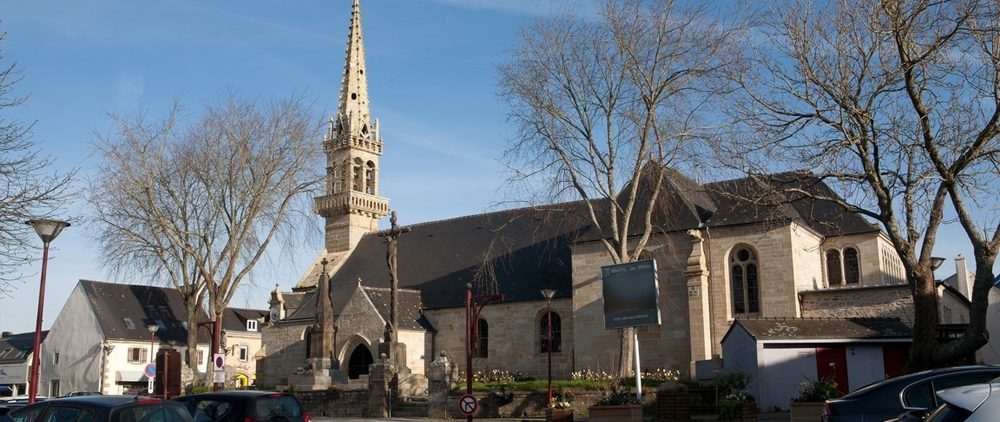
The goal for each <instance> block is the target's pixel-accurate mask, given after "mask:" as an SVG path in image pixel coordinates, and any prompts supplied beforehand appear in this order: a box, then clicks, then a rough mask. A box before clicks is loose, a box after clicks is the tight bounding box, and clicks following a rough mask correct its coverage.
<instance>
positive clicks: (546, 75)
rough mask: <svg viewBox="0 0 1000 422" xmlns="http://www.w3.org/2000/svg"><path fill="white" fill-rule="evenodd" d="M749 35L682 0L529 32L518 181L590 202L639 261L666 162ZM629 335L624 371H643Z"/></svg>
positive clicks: (620, 252)
mask: <svg viewBox="0 0 1000 422" xmlns="http://www.w3.org/2000/svg"><path fill="white" fill-rule="evenodd" d="M739 32H740V31H739V28H738V27H736V26H733V25H722V24H719V23H717V22H716V20H714V19H712V15H711V14H710V13H708V12H707V10H705V9H704V8H698V7H694V8H688V7H682V6H679V5H677V4H675V2H673V1H670V0H664V1H654V2H643V1H638V0H623V1H616V0H611V1H607V2H606V3H605V4H604V6H603V8H601V19H600V20H599V21H589V20H586V19H582V18H579V17H576V16H573V15H572V14H566V15H564V16H562V17H559V18H556V19H546V20H543V21H540V22H538V23H536V24H535V25H533V26H531V27H530V28H526V29H524V30H523V31H522V35H521V42H520V45H519V46H518V47H516V49H515V51H514V53H513V57H512V59H511V61H510V62H509V63H507V64H504V65H502V66H500V74H501V82H500V89H501V96H502V97H503V98H504V99H505V100H506V102H507V103H508V105H509V109H510V113H509V118H510V120H511V121H512V122H513V123H514V124H515V127H517V129H518V134H517V138H516V139H515V140H514V141H513V143H512V144H511V145H510V146H509V148H508V150H507V151H506V153H505V160H506V161H507V163H508V165H509V168H511V169H512V172H513V176H512V181H514V182H521V183H524V184H525V185H527V186H529V189H532V190H537V187H538V186H542V187H543V189H545V190H546V196H547V199H548V200H557V199H565V198H567V197H569V198H576V199H584V200H585V201H584V203H585V204H586V206H587V211H588V213H589V217H590V219H591V221H592V223H593V224H594V226H595V227H596V228H597V229H598V230H599V231H600V232H601V233H602V235H603V236H602V239H601V242H603V244H604V248H605V249H606V250H607V251H608V253H609V254H610V256H611V258H612V260H613V262H614V263H623V262H630V261H634V260H636V259H637V258H638V257H639V255H640V253H641V252H642V251H643V249H644V248H645V247H646V245H647V243H648V242H649V240H650V237H651V236H652V235H654V230H653V224H652V212H653V209H654V208H655V207H654V204H656V202H657V200H658V195H659V191H660V186H661V184H662V183H663V178H664V172H665V169H666V166H669V165H672V164H673V163H676V162H678V161H680V160H683V159H684V158H685V154H686V153H688V152H690V150H691V149H690V148H689V144H690V143H692V142H693V141H695V140H696V139H698V138H699V136H701V133H702V129H703V127H702V124H703V123H702V121H703V120H702V117H703V115H704V114H705V113H706V110H705V104H707V102H709V101H710V100H711V99H712V98H714V97H715V96H716V94H717V93H718V91H717V87H718V84H716V83H715V80H714V77H715V76H717V75H718V73H719V70H720V69H721V68H724V67H725V66H726V65H727V64H728V63H727V62H728V60H729V59H730V58H731V57H735V56H734V55H733V54H731V53H732V52H731V51H730V47H731V46H732V44H733V43H732V42H730V39H731V38H732V37H735V36H737V34H739ZM605 205H607V207H605ZM636 227H639V228H640V229H639V230H638V231H636ZM636 232H639V233H640V234H639V235H638V236H630V235H631V234H634V233H636ZM626 331H629V330H623V332H622V342H621V355H620V356H621V359H620V362H619V363H620V367H619V372H620V373H622V374H630V373H631V365H630V362H631V358H630V356H631V341H629V340H630V339H629V337H630V333H628V332H626Z"/></svg>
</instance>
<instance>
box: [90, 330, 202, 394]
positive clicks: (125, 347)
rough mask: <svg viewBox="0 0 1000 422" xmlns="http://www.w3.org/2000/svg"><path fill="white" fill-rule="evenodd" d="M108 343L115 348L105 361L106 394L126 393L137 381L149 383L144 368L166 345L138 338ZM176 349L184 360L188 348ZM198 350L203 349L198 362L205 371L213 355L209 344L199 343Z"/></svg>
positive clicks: (200, 368)
mask: <svg viewBox="0 0 1000 422" xmlns="http://www.w3.org/2000/svg"><path fill="white" fill-rule="evenodd" d="M108 344H109V345H110V346H113V348H112V350H111V352H110V353H108V356H107V361H106V362H105V365H106V368H107V370H106V373H107V375H108V382H107V385H106V386H105V389H104V391H102V392H103V393H104V394H125V393H126V391H127V390H128V388H129V387H130V386H131V385H134V384H135V383H148V382H149V379H148V378H146V376H145V375H144V374H143V370H144V369H145V368H146V365H147V364H149V363H150V362H153V361H155V360H156V353H158V352H159V350H160V349H161V348H165V347H166V346H165V345H162V344H158V343H154V344H152V345H150V342H149V341H138V340H109V341H108ZM150 348H152V350H153V354H152V355H150V352H149V351H150ZM175 349H177V351H179V352H180V353H181V359H182V360H183V359H184V352H185V351H186V350H187V348H186V347H175ZM136 350H137V351H138V352H136ZM198 350H199V351H201V361H200V362H199V363H198V367H199V370H200V371H201V372H202V373H204V371H205V370H207V369H208V364H209V362H210V360H211V355H209V353H208V350H209V345H207V344H199V345H198ZM150 356H152V359H151V358H150ZM136 357H138V359H136Z"/></svg>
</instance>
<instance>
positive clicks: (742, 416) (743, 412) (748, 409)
mask: <svg viewBox="0 0 1000 422" xmlns="http://www.w3.org/2000/svg"><path fill="white" fill-rule="evenodd" d="M820 412H822V408H821V409H820ZM736 420H738V421H741V422H757V403H754V402H744V403H743V405H741V406H740V407H739V408H737V409H736Z"/></svg>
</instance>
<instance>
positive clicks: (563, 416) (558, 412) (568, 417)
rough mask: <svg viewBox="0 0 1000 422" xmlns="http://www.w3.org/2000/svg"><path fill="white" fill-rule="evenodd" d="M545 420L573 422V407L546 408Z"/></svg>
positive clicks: (550, 421) (547, 421)
mask: <svg viewBox="0 0 1000 422" xmlns="http://www.w3.org/2000/svg"><path fill="white" fill-rule="evenodd" d="M545 422H573V409H552V408H548V409H545Z"/></svg>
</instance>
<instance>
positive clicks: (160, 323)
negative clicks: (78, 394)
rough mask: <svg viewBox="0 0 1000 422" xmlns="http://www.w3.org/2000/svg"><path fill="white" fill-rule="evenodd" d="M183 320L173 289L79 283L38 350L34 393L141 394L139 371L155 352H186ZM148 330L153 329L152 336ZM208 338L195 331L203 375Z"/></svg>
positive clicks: (145, 384) (142, 385)
mask: <svg viewBox="0 0 1000 422" xmlns="http://www.w3.org/2000/svg"><path fill="white" fill-rule="evenodd" d="M185 319H186V313H185V307H184V302H183V300H182V298H181V295H180V293H178V292H177V290H175V289H165V288H159V287H151V286H137V285H126V284H112V283H103V282H97V281H89V280H80V282H79V283H78V284H77V285H76V287H75V288H74V289H73V292H72V293H71V294H70V296H69V299H67V300H66V304H65V305H64V306H63V308H62V311H60V312H59V316H58V317H57V318H56V320H55V322H54V323H53V324H52V328H51V329H50V330H49V336H48V338H47V341H46V343H45V347H43V348H42V355H41V365H40V367H41V376H40V380H39V387H40V388H39V394H44V395H48V396H50V397H56V396H60V395H63V394H66V393H69V392H72V391H97V392H101V393H103V394H132V393H137V392H139V391H145V390H146V389H147V387H148V384H149V378H147V377H146V376H145V375H144V373H143V371H144V369H145V367H146V365H148V364H149V363H150V362H152V361H153V360H155V356H156V352H157V351H158V350H159V349H161V348H166V347H173V348H174V349H177V350H178V351H180V352H181V353H182V354H183V353H186V344H187V330H188V327H189V324H188V323H187V321H185ZM199 319H200V320H202V321H207V320H208V316H207V315H205V314H204V313H202V316H201V317H200V318H199ZM151 326H156V327H157V329H156V331H155V333H151V331H150V329H149V328H148V327H151ZM151 334H152V336H151ZM209 334H210V333H209V332H208V329H201V330H199V332H198V356H199V358H198V359H199V362H200V363H199V367H200V368H199V370H200V371H202V372H203V371H205V370H206V369H207V368H208V362H209V353H208V352H209V348H210V346H209V344H210V340H209V339H210V337H209ZM182 356H183V355H182ZM185 372H187V371H182V374H183V373H185Z"/></svg>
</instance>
